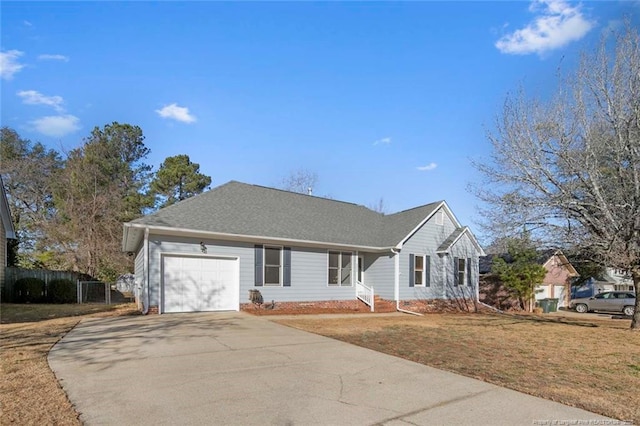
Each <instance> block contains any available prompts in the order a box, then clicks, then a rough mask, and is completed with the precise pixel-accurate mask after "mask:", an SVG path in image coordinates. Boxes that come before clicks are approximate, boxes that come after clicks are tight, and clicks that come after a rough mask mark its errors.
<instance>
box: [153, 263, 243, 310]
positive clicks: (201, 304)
mask: <svg viewBox="0 0 640 426" xmlns="http://www.w3.org/2000/svg"><path fill="white" fill-rule="evenodd" d="M162 267H163V272H162V279H163V292H164V303H163V310H162V311H163V312H200V311H237V310H238V309H239V297H240V290H239V284H240V282H239V263H238V259H230V258H220V257H193V256H163V262H162Z"/></svg>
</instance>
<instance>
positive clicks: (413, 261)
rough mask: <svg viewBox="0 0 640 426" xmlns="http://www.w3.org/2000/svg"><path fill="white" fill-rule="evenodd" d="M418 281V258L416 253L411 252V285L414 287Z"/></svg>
mask: <svg viewBox="0 0 640 426" xmlns="http://www.w3.org/2000/svg"><path fill="white" fill-rule="evenodd" d="M415 281H416V259H415V255H413V254H409V287H414V286H415Z"/></svg>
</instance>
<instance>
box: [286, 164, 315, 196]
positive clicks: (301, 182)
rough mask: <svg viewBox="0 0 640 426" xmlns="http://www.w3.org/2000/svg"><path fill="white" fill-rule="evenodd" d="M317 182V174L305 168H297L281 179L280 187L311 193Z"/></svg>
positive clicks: (301, 192)
mask: <svg viewBox="0 0 640 426" xmlns="http://www.w3.org/2000/svg"><path fill="white" fill-rule="evenodd" d="M317 183H318V174H317V173H316V172H312V171H310V170H306V169H297V170H293V171H291V172H290V173H289V176H287V177H285V178H284V179H282V182H281V183H280V188H282V189H284V190H286V191H291V192H298V193H300V194H310V193H313V190H314V189H315V186H316V184H317Z"/></svg>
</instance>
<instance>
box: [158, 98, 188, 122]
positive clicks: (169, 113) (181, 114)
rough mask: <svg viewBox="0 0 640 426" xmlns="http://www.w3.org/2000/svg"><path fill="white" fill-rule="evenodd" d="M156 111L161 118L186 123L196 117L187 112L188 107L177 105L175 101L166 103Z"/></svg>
mask: <svg viewBox="0 0 640 426" xmlns="http://www.w3.org/2000/svg"><path fill="white" fill-rule="evenodd" d="M156 112H157V113H158V115H159V116H160V117H162V118H169V119H172V120H177V121H181V122H183V123H187V124H189V123H194V122H195V121H196V117H195V116H194V115H191V114H190V113H189V108H186V107H181V106H178V105H177V104H175V103H174V104H171V105H167V106H165V107H164V108H162V109H157V110H156Z"/></svg>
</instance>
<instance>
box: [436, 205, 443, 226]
mask: <svg viewBox="0 0 640 426" xmlns="http://www.w3.org/2000/svg"><path fill="white" fill-rule="evenodd" d="M436 225H444V209H442V208H440V210H438V211H437V213H436Z"/></svg>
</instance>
